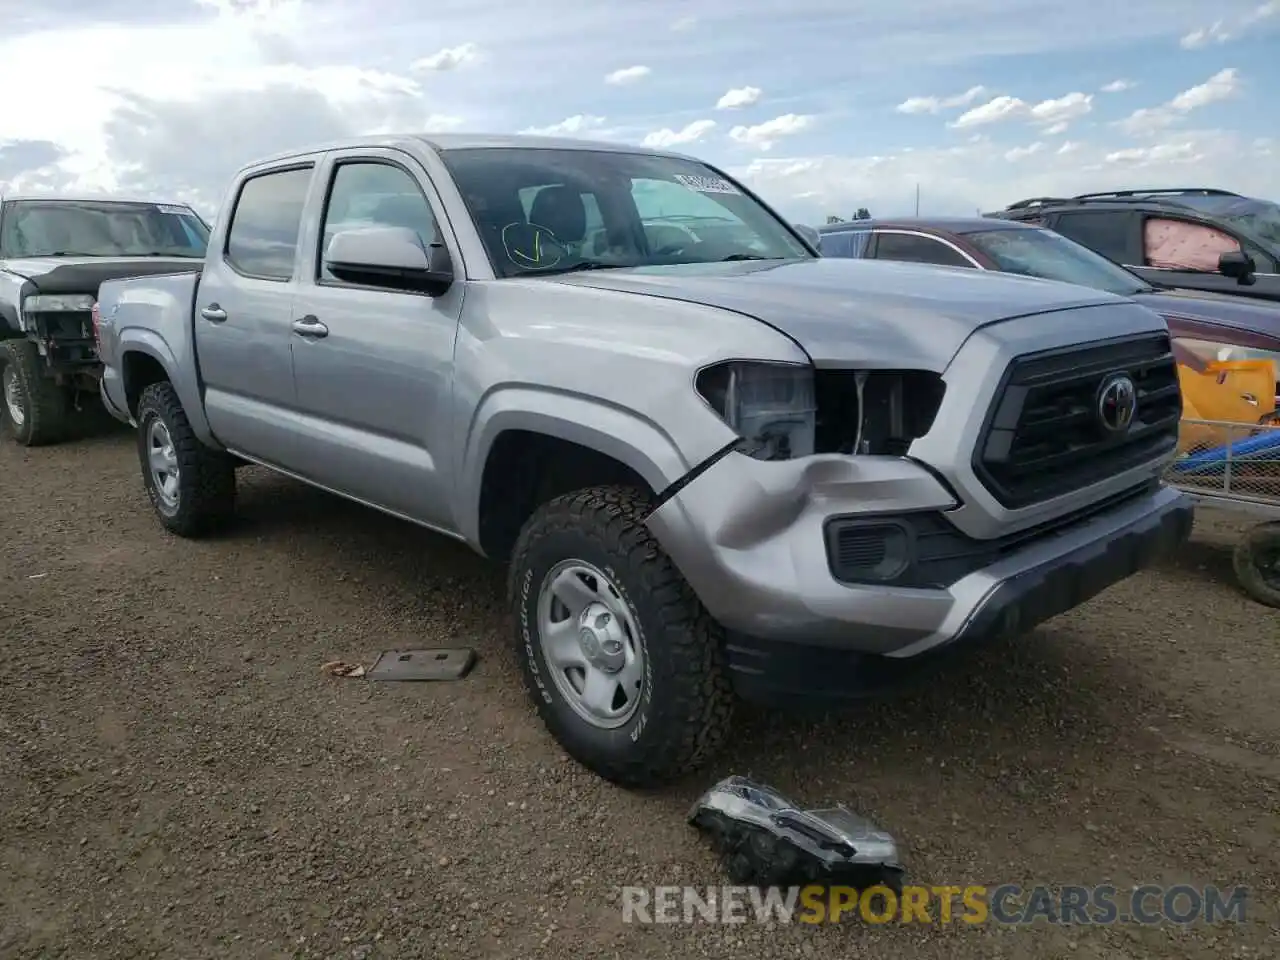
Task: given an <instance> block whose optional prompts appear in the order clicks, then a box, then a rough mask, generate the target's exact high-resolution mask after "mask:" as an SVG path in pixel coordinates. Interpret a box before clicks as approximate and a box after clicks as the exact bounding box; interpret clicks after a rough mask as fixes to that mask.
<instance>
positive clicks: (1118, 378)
mask: <svg viewBox="0 0 1280 960" xmlns="http://www.w3.org/2000/svg"><path fill="white" fill-rule="evenodd" d="M1137 412H1138V388H1137V387H1136V386H1134V384H1133V381H1132V380H1131V379H1130V378H1129V377H1128V376H1126V375H1125V374H1123V373H1117V374H1113V375H1112V376H1110V377H1107V379H1106V380H1104V381H1102V386H1101V387H1100V388H1099V389H1098V422H1099V423H1100V424H1102V428H1103V429H1104V430H1106V431H1107V432H1108V433H1124V432H1125V431H1126V430H1128V429H1129V425H1130V424H1131V423H1133V418H1134V416H1135V415H1136V414H1137Z"/></svg>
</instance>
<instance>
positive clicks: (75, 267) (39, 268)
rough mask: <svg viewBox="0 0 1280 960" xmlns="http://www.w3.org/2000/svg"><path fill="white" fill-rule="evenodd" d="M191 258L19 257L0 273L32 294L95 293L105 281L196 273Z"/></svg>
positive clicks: (4, 263) (1, 265)
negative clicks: (20, 281) (13, 278)
mask: <svg viewBox="0 0 1280 960" xmlns="http://www.w3.org/2000/svg"><path fill="white" fill-rule="evenodd" d="M203 266H204V260H202V259H196V258H193V257H21V258H15V259H13V260H0V270H4V271H7V272H9V273H12V274H16V275H17V276H19V277H22V278H23V279H24V280H26V281H27V284H28V285H29V286H30V287H34V288H35V289H34V290H33V291H31V292H34V293H68V294H70V293H89V294H93V295H94V296H96V295H97V293H98V285H99V284H101V283H102V281H104V280H119V279H121V278H122V277H148V276H152V275H153V274H157V273H177V272H183V271H187V270H199V269H200V268H201V267H203Z"/></svg>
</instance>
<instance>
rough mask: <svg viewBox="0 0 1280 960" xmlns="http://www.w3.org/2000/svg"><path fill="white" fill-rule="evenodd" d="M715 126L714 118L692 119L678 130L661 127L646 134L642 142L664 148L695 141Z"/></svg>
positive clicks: (647, 145)
mask: <svg viewBox="0 0 1280 960" xmlns="http://www.w3.org/2000/svg"><path fill="white" fill-rule="evenodd" d="M715 127H716V122H715V121H714V120H694V121H693V122H692V123H690V124H688V125H686V126H684V127H682V128H681V129H679V130H671V129H663V130H655V131H653V133H650V134H646V135H645V138H644V141H643V143H644V145H645V146H646V147H653V148H654V149H656V150H666V149H668V148H670V147H675V146H679V145H680V144H683V143H696V142H697V141H699V140H701V139H702V138H703V137H705V136H706V135H707V134H708V133H710V132H711V131H712V130H714V129H715Z"/></svg>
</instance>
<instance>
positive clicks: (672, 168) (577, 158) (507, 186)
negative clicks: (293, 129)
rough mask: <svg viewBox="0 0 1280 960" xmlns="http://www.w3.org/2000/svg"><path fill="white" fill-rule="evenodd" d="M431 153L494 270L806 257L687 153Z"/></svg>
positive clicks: (768, 216) (507, 273)
mask: <svg viewBox="0 0 1280 960" xmlns="http://www.w3.org/2000/svg"><path fill="white" fill-rule="evenodd" d="M441 156H442V158H443V160H444V163H445V165H446V166H447V167H448V168H449V172H450V174H452V176H453V179H454V182H455V183H456V184H457V186H458V190H459V191H460V192H461V194H462V196H463V199H464V200H465V201H466V204H467V207H468V209H469V211H470V213H471V216H472V219H473V220H474V221H475V223H476V226H477V228H478V229H479V231H480V235H481V237H482V238H483V239H484V243H485V247H486V249H487V250H488V253H489V259H490V261H491V262H492V263H493V268H494V272H495V273H496V274H497V275H498V276H500V277H514V276H527V275H530V274H538V273H547V272H563V271H566V270H576V269H593V268H604V267H646V266H664V265H674V264H683V263H714V262H718V261H725V260H787V259H810V258H812V256H813V255H812V254H811V253H809V251H808V250H807V249H806V248H805V247H804V245H803V243H802V242H801V241H800V240H799V239H797V238H796V237H795V236H794V235H793V234H792V233H791V231H790V230H789V229H788V228H787V226H786V225H785V224H784V223H782V222H781V221H779V220H778V218H777V217H775V216H774V215H773V214H772V213H770V212H769V211H768V210H766V209H765V208H764V207H762V206H761V205H760V204H759V203H758V202H756V201H755V200H753V199H752V198H751V197H749V196H748V195H747V194H746V193H744V192H743V191H742V189H741V188H740V187H739V186H738V185H737V184H735V183H733V182H731V181H729V180H726V179H725V178H724V177H722V176H721V175H720V174H718V173H716V172H715V171H714V170H712V169H711V168H710V167H707V166H704V165H703V164H701V163H697V162H695V161H692V160H681V159H678V158H673V157H661V156H653V155H650V154H643V153H613V152H610V151H603V150H599V151H598V150H547V149H537V148H530V149H526V148H493V147H490V148H480V149H459V150H446V151H443V152H442V154H441Z"/></svg>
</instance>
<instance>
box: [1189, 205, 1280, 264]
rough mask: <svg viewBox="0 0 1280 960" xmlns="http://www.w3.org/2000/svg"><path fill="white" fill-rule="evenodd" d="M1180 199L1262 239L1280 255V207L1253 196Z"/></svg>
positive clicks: (1272, 250)
mask: <svg viewBox="0 0 1280 960" xmlns="http://www.w3.org/2000/svg"><path fill="white" fill-rule="evenodd" d="M1178 202H1179V203H1182V204H1186V205H1187V206H1188V207H1193V208H1194V209H1196V210H1203V211H1204V212H1206V213H1211V214H1213V215H1214V216H1215V217H1221V218H1222V219H1223V220H1226V221H1227V222H1228V223H1230V224H1233V225H1234V226H1236V227H1238V228H1239V229H1241V230H1243V231H1245V232H1246V233H1250V234H1252V235H1253V236H1255V237H1257V238H1258V239H1259V240H1263V241H1265V242H1266V244H1267V245H1268V246H1269V247H1270V248H1271V252H1272V253H1273V254H1276V255H1277V256H1280V206H1277V205H1276V204H1274V203H1271V202H1270V201H1269V200H1255V199H1253V198H1252V197H1178Z"/></svg>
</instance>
